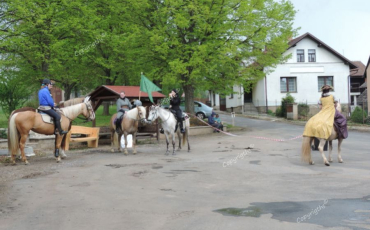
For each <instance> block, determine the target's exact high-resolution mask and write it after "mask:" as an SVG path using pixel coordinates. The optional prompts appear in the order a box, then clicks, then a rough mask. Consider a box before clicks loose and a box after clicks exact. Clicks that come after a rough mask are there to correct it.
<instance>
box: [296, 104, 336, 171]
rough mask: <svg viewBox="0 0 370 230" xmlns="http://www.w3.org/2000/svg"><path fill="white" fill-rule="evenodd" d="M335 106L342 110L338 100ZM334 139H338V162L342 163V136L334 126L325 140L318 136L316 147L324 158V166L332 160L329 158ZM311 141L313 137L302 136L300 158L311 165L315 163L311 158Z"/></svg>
mask: <svg viewBox="0 0 370 230" xmlns="http://www.w3.org/2000/svg"><path fill="white" fill-rule="evenodd" d="M336 108H337V110H338V112H342V109H341V106H340V104H339V102H338V104H337V107H336ZM336 139H338V162H339V163H343V159H342V156H341V144H342V142H343V138H342V137H340V136H339V135H338V133H337V131H336V130H335V128H334V125H333V129H332V131H331V135H330V136H329V138H328V139H327V140H325V139H323V138H319V140H320V144H319V147H318V149H319V151H320V153H321V156H322V158H323V160H324V164H325V165H326V166H330V164H329V162H333V159H332V158H331V153H332V150H333V140H336ZM313 141H314V137H303V142H302V160H303V161H305V162H308V163H309V164H311V165H313V164H315V162H314V161H313V160H312V158H311V146H312V144H313ZM326 141H329V161H328V160H327V159H326V157H325V154H324V145H325V143H326Z"/></svg>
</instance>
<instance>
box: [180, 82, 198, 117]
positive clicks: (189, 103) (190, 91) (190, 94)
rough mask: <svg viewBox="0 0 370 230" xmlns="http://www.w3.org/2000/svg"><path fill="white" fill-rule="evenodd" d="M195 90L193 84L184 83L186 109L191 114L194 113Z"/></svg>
mask: <svg viewBox="0 0 370 230" xmlns="http://www.w3.org/2000/svg"><path fill="white" fill-rule="evenodd" d="M194 90H195V89H194V87H193V86H192V85H184V93H185V111H186V112H188V113H190V114H194ZM180 97H181V95H180ZM194 115H195V114H194Z"/></svg>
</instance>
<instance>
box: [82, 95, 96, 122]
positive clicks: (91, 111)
mask: <svg viewBox="0 0 370 230" xmlns="http://www.w3.org/2000/svg"><path fill="white" fill-rule="evenodd" d="M86 98H87V100H86ZM86 98H85V100H84V103H85V105H86V110H84V111H83V112H82V114H83V115H84V116H85V117H86V118H87V120H89V121H93V120H95V112H94V109H93V107H92V105H91V101H90V100H89V99H90V97H86Z"/></svg>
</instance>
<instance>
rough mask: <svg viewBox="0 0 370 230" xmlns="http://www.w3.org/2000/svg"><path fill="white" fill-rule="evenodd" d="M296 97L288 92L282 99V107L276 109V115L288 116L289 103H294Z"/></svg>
mask: <svg viewBox="0 0 370 230" xmlns="http://www.w3.org/2000/svg"><path fill="white" fill-rule="evenodd" d="M294 101H295V99H294V97H293V96H292V95H290V93H287V94H286V96H285V97H283V98H282V100H281V107H280V110H279V111H276V116H279V117H286V115H287V104H291V103H294Z"/></svg>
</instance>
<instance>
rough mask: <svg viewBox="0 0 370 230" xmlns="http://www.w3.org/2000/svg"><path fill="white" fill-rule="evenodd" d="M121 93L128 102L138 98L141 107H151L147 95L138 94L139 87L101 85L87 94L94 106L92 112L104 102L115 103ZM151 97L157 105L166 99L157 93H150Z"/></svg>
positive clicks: (143, 93)
mask: <svg viewBox="0 0 370 230" xmlns="http://www.w3.org/2000/svg"><path fill="white" fill-rule="evenodd" d="M122 91H123V92H125V95H126V97H127V98H128V99H129V100H130V101H131V100H132V99H139V97H140V101H141V102H142V103H143V106H150V105H152V103H151V102H150V100H149V96H148V94H147V93H145V92H140V86H120V85H102V86H99V87H98V88H96V89H95V90H94V91H93V92H91V93H90V94H89V96H91V101H92V102H93V104H94V110H95V111H96V109H97V108H98V107H99V106H100V105H101V104H102V103H103V102H104V101H116V100H117V99H118V98H119V95H120V93H121V92H122ZM152 96H153V100H154V102H155V103H158V102H159V100H161V99H163V98H165V97H166V96H165V95H163V94H161V93H159V92H152Z"/></svg>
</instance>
